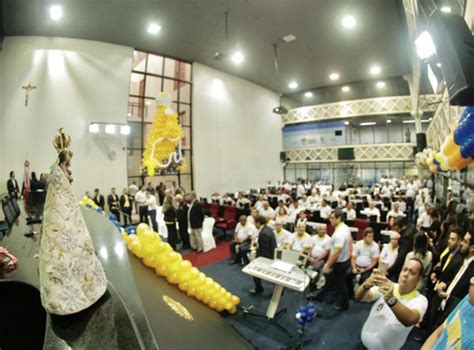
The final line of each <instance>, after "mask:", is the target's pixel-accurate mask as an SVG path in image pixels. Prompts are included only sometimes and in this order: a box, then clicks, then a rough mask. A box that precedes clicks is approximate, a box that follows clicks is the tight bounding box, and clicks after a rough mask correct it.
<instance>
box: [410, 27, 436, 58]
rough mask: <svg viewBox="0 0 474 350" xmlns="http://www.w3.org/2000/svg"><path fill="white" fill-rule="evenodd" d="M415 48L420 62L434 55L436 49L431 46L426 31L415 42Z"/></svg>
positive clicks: (431, 40)
mask: <svg viewBox="0 0 474 350" xmlns="http://www.w3.org/2000/svg"><path fill="white" fill-rule="evenodd" d="M415 46H416V52H417V54H418V57H419V58H420V59H421V60H424V59H426V58H428V57H430V56H431V55H433V54H434V53H436V48H435V46H434V44H433V39H432V38H431V35H430V34H429V33H428V32H427V31H426V30H425V31H424V32H423V33H421V34H420V36H419V37H418V38H417V39H416V40H415Z"/></svg>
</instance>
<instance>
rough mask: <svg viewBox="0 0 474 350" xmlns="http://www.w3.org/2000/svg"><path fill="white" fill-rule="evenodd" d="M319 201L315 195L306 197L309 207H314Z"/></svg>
mask: <svg viewBox="0 0 474 350" xmlns="http://www.w3.org/2000/svg"><path fill="white" fill-rule="evenodd" d="M320 200H321V198H320V197H319V196H318V195H317V194H316V195H314V196H313V195H311V196H309V197H308V203H309V204H310V205H311V206H314V205H315V204H317V203H319V202H320Z"/></svg>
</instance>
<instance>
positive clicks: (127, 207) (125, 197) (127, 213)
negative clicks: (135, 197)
mask: <svg viewBox="0 0 474 350" xmlns="http://www.w3.org/2000/svg"><path fill="white" fill-rule="evenodd" d="M131 198H132V196H130V195H129V193H128V188H126V187H125V188H124V189H123V193H122V195H121V196H120V209H121V210H122V213H123V225H124V226H125V227H126V226H128V223H130V224H131V223H132V199H131Z"/></svg>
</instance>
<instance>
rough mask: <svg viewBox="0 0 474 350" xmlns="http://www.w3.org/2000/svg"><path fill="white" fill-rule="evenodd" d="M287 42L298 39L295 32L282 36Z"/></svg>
mask: <svg viewBox="0 0 474 350" xmlns="http://www.w3.org/2000/svg"><path fill="white" fill-rule="evenodd" d="M281 39H282V40H283V41H284V42H285V43H291V42H292V41H294V40H296V36H294V35H293V34H288V35H285V36H284V37H283V38H281Z"/></svg>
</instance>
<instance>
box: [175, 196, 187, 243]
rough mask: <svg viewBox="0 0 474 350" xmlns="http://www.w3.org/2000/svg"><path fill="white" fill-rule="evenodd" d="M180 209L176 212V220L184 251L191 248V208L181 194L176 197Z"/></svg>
mask: <svg viewBox="0 0 474 350" xmlns="http://www.w3.org/2000/svg"><path fill="white" fill-rule="evenodd" d="M175 200H176V203H177V204H178V209H177V211H176V218H177V221H178V226H179V237H180V238H181V243H182V247H183V248H184V249H189V248H191V246H190V244H189V233H188V210H189V207H188V205H187V203H186V201H185V200H184V199H183V196H182V195H181V194H177V195H176V197H175Z"/></svg>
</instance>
